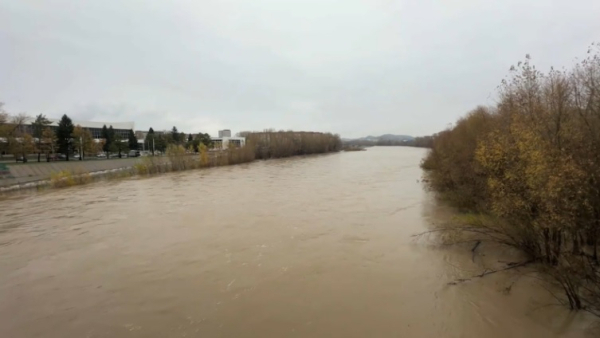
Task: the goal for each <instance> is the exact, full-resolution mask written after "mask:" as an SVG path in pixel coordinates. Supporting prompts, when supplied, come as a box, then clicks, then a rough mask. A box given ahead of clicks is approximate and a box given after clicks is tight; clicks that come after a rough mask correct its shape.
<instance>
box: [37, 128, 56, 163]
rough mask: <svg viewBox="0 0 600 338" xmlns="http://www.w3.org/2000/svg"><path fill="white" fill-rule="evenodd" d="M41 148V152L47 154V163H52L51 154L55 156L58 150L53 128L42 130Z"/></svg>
mask: <svg viewBox="0 0 600 338" xmlns="http://www.w3.org/2000/svg"><path fill="white" fill-rule="evenodd" d="M40 146H41V151H43V152H44V153H45V154H46V161H47V162H50V154H54V153H55V148H56V134H55V133H54V130H52V128H50V127H46V128H44V129H43V130H42V137H41V143H40Z"/></svg>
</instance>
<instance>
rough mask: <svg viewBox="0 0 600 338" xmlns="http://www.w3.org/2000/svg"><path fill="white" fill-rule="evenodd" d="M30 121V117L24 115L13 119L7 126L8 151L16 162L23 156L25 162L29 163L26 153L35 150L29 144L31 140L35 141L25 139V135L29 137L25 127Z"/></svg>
mask: <svg viewBox="0 0 600 338" xmlns="http://www.w3.org/2000/svg"><path fill="white" fill-rule="evenodd" d="M28 119H29V116H27V115H26V114H24V113H21V114H19V115H16V116H14V117H12V118H11V119H10V121H9V123H8V125H7V126H6V131H5V133H6V135H5V136H6V143H7V148H8V151H9V152H10V153H12V154H13V155H14V156H15V160H17V156H18V155H22V156H23V161H24V162H25V161H27V157H26V154H25V153H24V152H25V151H32V150H33V149H32V147H30V145H29V144H27V143H28V142H29V141H30V140H31V141H33V139H28V140H25V139H24V137H25V135H27V133H26V132H25V128H24V127H25V123H26V122H27V120H28ZM29 136H31V135H29Z"/></svg>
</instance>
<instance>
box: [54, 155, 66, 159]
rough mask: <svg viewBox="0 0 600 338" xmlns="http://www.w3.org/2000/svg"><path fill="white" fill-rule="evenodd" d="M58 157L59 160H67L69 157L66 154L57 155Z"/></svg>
mask: <svg viewBox="0 0 600 338" xmlns="http://www.w3.org/2000/svg"><path fill="white" fill-rule="evenodd" d="M56 157H57V158H58V159H59V160H66V159H67V155H65V154H57V155H56Z"/></svg>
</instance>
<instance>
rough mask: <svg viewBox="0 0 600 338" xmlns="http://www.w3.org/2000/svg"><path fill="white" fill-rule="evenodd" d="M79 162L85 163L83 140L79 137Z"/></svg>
mask: <svg viewBox="0 0 600 338" xmlns="http://www.w3.org/2000/svg"><path fill="white" fill-rule="evenodd" d="M79 160H80V161H83V138H82V137H81V136H79Z"/></svg>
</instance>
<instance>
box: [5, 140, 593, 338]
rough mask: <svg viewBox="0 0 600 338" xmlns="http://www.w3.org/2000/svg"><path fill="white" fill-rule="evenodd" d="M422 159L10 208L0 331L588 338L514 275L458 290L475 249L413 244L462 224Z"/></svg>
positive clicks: (99, 190)
mask: <svg viewBox="0 0 600 338" xmlns="http://www.w3.org/2000/svg"><path fill="white" fill-rule="evenodd" d="M424 154H425V151H424V150H422V149H412V148H399V147H387V148H371V149H368V151H364V152H350V153H339V154H330V155H321V156H312V157H302V158H301V157H298V158H290V159H281V160H270V161H261V162H255V163H251V164H245V165H238V166H231V167H222V168H213V169H207V170H198V171H188V172H182V173H172V174H167V175H163V176H157V177H151V178H139V179H136V178H134V179H128V180H120V181H112V182H100V183H95V184H92V185H88V186H81V187H74V188H69V189H64V190H50V191H47V192H41V193H26V194H22V195H19V196H13V197H10V198H8V199H4V200H1V201H0V337H11V338H18V337H57V338H58V337H60V338H65V337H527V338H532V337H585V336H588V335H590V333H589V331H590V330H589V327H590V321H589V320H586V319H585V318H582V315H581V314H572V313H570V312H569V311H567V310H565V309H563V308H562V307H559V306H554V305H553V304H556V301H555V300H554V299H553V298H552V297H550V296H549V295H548V293H547V292H546V291H544V289H543V288H542V287H541V286H540V284H539V283H537V282H535V281H534V280H530V279H528V278H523V277H519V275H516V273H512V272H508V273H498V274H494V275H489V276H486V277H485V278H481V279H477V280H475V281H472V282H467V283H460V284H458V285H447V283H448V282H450V281H452V280H454V279H455V278H458V277H461V276H464V275H465V274H466V275H469V274H474V273H478V272H481V270H482V266H481V263H478V262H477V260H475V262H473V258H472V256H471V252H470V247H469V248H447V247H445V248H440V247H437V246H434V245H432V244H431V243H428V240H424V239H421V240H416V239H415V238H414V237H412V235H413V234H416V233H419V232H423V231H426V230H427V229H429V227H430V226H431V224H433V223H436V222H441V221H444V219H447V218H448V217H451V215H450V214H449V212H448V211H447V210H446V209H444V208H443V207H442V206H440V205H438V204H437V203H436V202H435V201H434V199H433V198H432V196H431V195H430V194H429V193H428V192H426V191H425V190H424V189H423V187H422V183H420V182H419V180H420V178H421V175H422V172H421V170H420V169H419V166H418V164H419V161H420V159H421V158H422V157H423V155H424ZM486 255H487V256H490V255H493V253H490V252H488V253H486ZM493 258H494V259H495V257H493ZM498 259H500V258H498ZM513 283H514V284H513ZM511 285H512V287H510V286H511ZM507 287H510V292H507V290H506V288H507Z"/></svg>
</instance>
